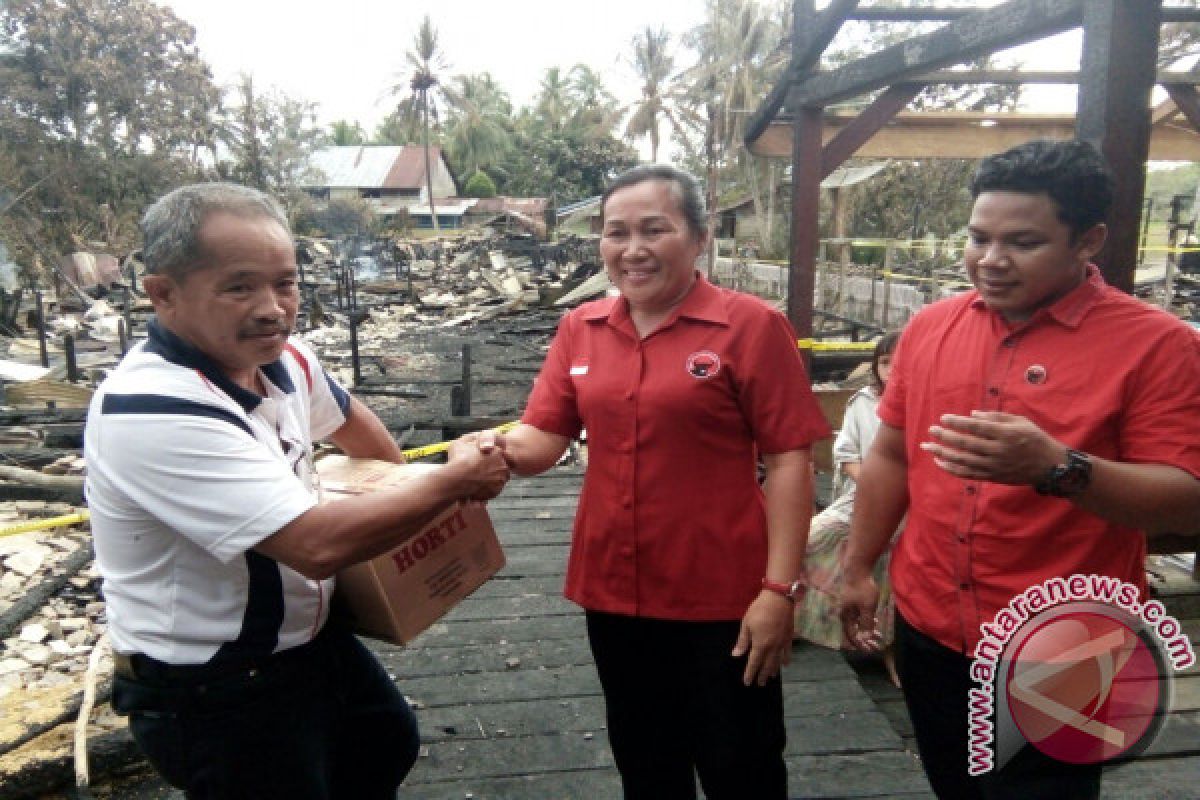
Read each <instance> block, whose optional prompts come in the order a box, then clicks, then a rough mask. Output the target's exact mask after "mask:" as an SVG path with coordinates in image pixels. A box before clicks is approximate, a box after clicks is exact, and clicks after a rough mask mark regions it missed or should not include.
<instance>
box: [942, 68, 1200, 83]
mask: <svg viewBox="0 0 1200 800" xmlns="http://www.w3.org/2000/svg"><path fill="white" fill-rule="evenodd" d="M919 80H920V82H921V83H962V84H977V83H998V84H1022V83H1052V84H1053V83H1060V84H1072V83H1079V73H1078V72H1053V71H1051V72H1045V71H1031V72H1022V71H1020V70H1015V69H978V70H976V69H971V70H954V69H940V70H936V71H934V72H927V73H925V74H924V75H921V76H920V77H919ZM1155 80H1156V81H1157V82H1158V83H1161V84H1163V85H1164V86H1165V85H1167V84H1170V83H1183V84H1188V85H1194V84H1197V83H1200V75H1198V74H1197V73H1195V72H1190V71H1186V70H1160V71H1159V72H1158V75H1157V77H1156V78H1155Z"/></svg>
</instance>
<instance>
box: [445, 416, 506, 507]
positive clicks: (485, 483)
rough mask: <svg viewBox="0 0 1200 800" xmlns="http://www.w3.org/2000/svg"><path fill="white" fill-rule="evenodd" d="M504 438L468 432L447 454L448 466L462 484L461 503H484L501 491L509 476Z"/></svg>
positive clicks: (489, 433) (487, 432) (490, 432)
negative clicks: (463, 501)
mask: <svg viewBox="0 0 1200 800" xmlns="http://www.w3.org/2000/svg"><path fill="white" fill-rule="evenodd" d="M504 446H505V440H504V435H503V434H499V433H496V432H495V431H480V432H475V433H468V434H466V435H465V436H462V437H460V438H458V439H456V440H455V441H454V442H452V443H451V445H450V447H449V449H448V450H447V451H446V456H447V467H448V468H450V469H451V470H452V471H453V473H454V475H455V476H456V477H457V478H458V479H459V481H460V482H461V486H460V488H461V496H462V499H464V500H472V501H475V502H480V503H482V502H486V501H488V500H491V499H492V498H493V497H495V496H496V495H498V494H500V492H501V491H502V490H503V489H504V485H505V484H506V483H508V479H509V478H510V477H511V475H512V473H511V466H512V465H511V464H510V463H509V461H508V459H507V458H506V457H505V452H504Z"/></svg>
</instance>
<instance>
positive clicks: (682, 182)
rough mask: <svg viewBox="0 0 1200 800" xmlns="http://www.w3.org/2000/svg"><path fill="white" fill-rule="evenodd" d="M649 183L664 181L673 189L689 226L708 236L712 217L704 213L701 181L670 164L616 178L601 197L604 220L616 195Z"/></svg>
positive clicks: (634, 169) (651, 167)
mask: <svg viewBox="0 0 1200 800" xmlns="http://www.w3.org/2000/svg"><path fill="white" fill-rule="evenodd" d="M646 181H660V182H662V183H666V184H668V185H670V186H671V191H672V192H673V193H674V195H675V200H676V202H678V203H679V211H680V212H681V213H682V214H683V218H684V219H686V220H687V224H688V227H689V228H690V229H691V231H692V233H693V234H695V235H696V236H697V237H700V236H705V235H707V234H708V217H707V215H706V213H705V210H704V195H703V194H702V193H701V191H700V184H699V182H698V181H697V180H696V179H695V178H693V177H692V175H691V174H690V173H688V172H685V171H684V170H681V169H679V168H678V167H673V166H671V165H669V164H643V165H641V166H639V167H634V168H633V169H629V170H626V171H625V172H622V173H621V174H620V175H618V176H617V177H616V178H614V179H613V181H612V183H610V184H609V185H608V188H607V189H605V190H604V194H603V195H601V197H600V221H601V222H602V223H603V222H604V207H605V206H606V205H607V204H608V198H609V197H611V196H612V194H613V192H616V191H618V190H620V189H625V188H627V187H630V186H636V185H637V184H639V183H645V182H646Z"/></svg>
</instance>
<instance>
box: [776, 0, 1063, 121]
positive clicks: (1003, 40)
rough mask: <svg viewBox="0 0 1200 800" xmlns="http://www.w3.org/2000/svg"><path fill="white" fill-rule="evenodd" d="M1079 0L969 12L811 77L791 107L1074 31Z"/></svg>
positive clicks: (1026, 0) (1021, 2)
mask: <svg viewBox="0 0 1200 800" xmlns="http://www.w3.org/2000/svg"><path fill="white" fill-rule="evenodd" d="M1083 6H1084V3H1083V0H1011V2H1008V3H1005V4H1003V5H1000V6H996V7H995V8H991V9H988V10H986V11H978V12H975V13H973V14H968V15H966V16H963V17H962V18H960V19H957V20H954V21H953V22H950V23H947V24H946V25H944V26H942V27H941V28H939V29H938V30H936V31H933V32H931V33H928V34H925V35H924V36H916V37H913V38H912V39H909V40H908V41H906V42H903V43H901V44H898V45H895V46H893V47H889V48H887V49H885V50H881V51H879V52H878V53H873V54H871V55H869V56H867V57H865V58H861V59H859V60H857V61H853V62H851V63H849V64H846V65H844V66H842V67H840V68H838V69H837V70H834V71H832V72H828V73H823V74H819V75H814V76H813V77H811V78H808V79H807V80H805V81H802V82H801V83H799V84H796V85H795V86H794V89H793V91H794V92H795V94H794V95H793V96H792V98H791V99H792V101H793V102H791V103H789V105H790V106H791V107H792V108H795V106H796V105H797V104H799V105H806V106H807V105H822V106H824V105H829V104H831V103H836V102H840V101H842V100H848V99H850V98H852V97H857V96H858V95H861V94H865V93H867V92H870V91H874V90H875V89H879V88H881V87H884V86H888V85H890V84H895V83H899V82H902V81H905V80H909V79H916V78H917V77H918V76H920V75H921V74H922V73H925V72H929V71H930V70H935V69H940V68H942V67H948V66H951V65H953V64H960V63H962V62H965V61H970V60H971V59H974V58H978V57H979V56H982V55H986V54H988V53H992V52H995V51H996V50H1001V49H1004V48H1007V47H1012V46H1014V45H1018V44H1023V43H1025V42H1028V41H1032V40H1034V39H1040V38H1043V37H1046V36H1050V35H1052V34H1055V33H1059V32H1061V31H1064V30H1067V29H1069V28H1074V27H1076V26H1078V25H1079V24H1080V22H1081V21H1082V19H1083Z"/></svg>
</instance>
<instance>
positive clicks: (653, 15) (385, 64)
mask: <svg viewBox="0 0 1200 800" xmlns="http://www.w3.org/2000/svg"><path fill="white" fill-rule="evenodd" d="M157 2H159V3H160V4H162V5H166V6H169V7H170V8H172V9H173V10H174V11H175V13H176V14H177V15H178V16H179V17H181V18H182V19H184V20H187V21H188V22H190V23H191V24H192V25H194V26H195V27H196V33H197V42H198V44H199V46H200V51H201V55H202V56H203V57H204V59H205V60H206V61H207V62H208V63H209V65H210V66H211V67H212V68H213V71H214V73H215V78H216V80H217V81H218V83H220V84H222V85H232V84H233V83H234V82H235V80H236V76H237V74H238V73H239V72H242V71H247V72H250V73H252V74H253V75H254V77H255V83H256V85H257V86H258V87H259V88H260V89H261V88H267V87H276V88H278V89H280V90H282V91H283V92H285V93H286V94H288V95H289V96H292V97H295V98H303V99H307V100H311V101H314V102H316V103H318V104H319V110H318V115H319V120H320V122H321V123H322V124H326V125H327V124H329V123H330V122H332V121H334V120H337V119H348V120H351V121H358V122H360V123H361V124H362V125H363V127H364V128H365V129H366V131H367V133H368V134H370V133H373V131H374V129H375V125H376V124H377V123H378V122H379V120H380V119H382V118H383V117H384V116H385V115H386V114H387V113H388V112H389V111H390V110H391V109H392V108H394V107H395V100H393V99H389V96H388V88H389V87H390V86H392V85H394V84H395V83H396V82H397V81H398V80H399V79H400V73H401V71H402V70H403V69H404V66H405V59H404V54H405V52H406V51H408V50H409V49H410V47H411V45H412V40H413V36H414V34H415V33H416V30H417V27H418V26H419V25H420V22H421V18H422V17H423V16H424V15H425V14H426V13H428V14H429V16H430V19H431V20H432V21H433V24H434V27H435V28H436V29H437V31H438V35H439V44H440V46H441V49H442V51H443V52H444V53H445V55H446V60H447V62H448V65H449V66H448V70H447V72H448V74H450V75H455V74H459V73H472V72H483V71H489V72H491V73H492V75H493V76H494V77H495V78H496V80H497V82H498V83H499V84H500V85H501V86H502V87H504V88H505V89H507V90H508V92H509V95H510V97H511V99H512V101H513V105H514V107H519V106H521V105H524V104H526V103H528V102H529V101H530V100H531V99H532V98H533V96H534V95H535V94H536V92H537V85H538V82H539V81H540V80H541V77H542V75H543V73H544V72H545V70H546V68H547V67H552V66H558V67H561V68H562V69H563V70H564V71H565V70H567V69H569V68H570V67H571V66H572V65H574V64H576V63H585V64H588V65H589V66H591V67H592V68H594V69H596V70H598V71H599V72H600V73H601V74H602V75H603V77H604V78H605V81H606V83H607V84H608V85H609V87H610V89H611V90H612V91H613V92H614V94H616V95H617V97H618V99H620V100H621V101H622V102H623V103H631V102H633V101H634V100H636V99H637V97H638V93H639V86H638V81H637V78H636V76H635V74H634V72H633V68H632V66H631V65H630V57H631V54H632V47H631V41H632V39H633V37H634V36H635V35H636V34H637V33H639V32H640V31H642V30H644V29H645V28H646V26H650V27H652V28H655V29H657V28H659V27H660V26H662V27H666V29H667V30H668V31H671V32H672V34H673V41H674V42H675V44H676V45H677V46H678V36H679V34H681V33H682V32H683V31H686V30H688V29H689V28H692V27H694V26H696V25H698V24H699V23H700V22H701V21H702V20H703V17H704V0H587V1H585V2H571V1H570V0H510V1H509V2H506V3H504V2H496V1H495V0H441V1H440V2H435V1H434V0H392V1H391V2H379V0H334V2H329V0H324V2H313V0H294V1H293V2H279V1H278V0H157ZM817 5H818V7H822V6H824V5H825V2H818V4H817ZM1078 52H1079V37H1078V34H1077V33H1074V34H1068V35H1067V36H1066V38H1065V39H1064V37H1055V38H1053V39H1047V40H1045V41H1043V42H1041V43H1039V45H1037V46H1035V47H1034V48H1032V49H1030V48H1025V49H1024V50H1022V51H1021V54H1020V56H1021V59H1022V60H1023V61H1024V62H1025V64H1026V66H1027V67H1029V68H1038V69H1071V68H1073V67H1077V65H1078ZM690 59H691V56H690V54H688V53H687V52H686V51H682V50H680V51H679V52H677V54H676V68H680V67H683V66H687V65H688V64H689V63H690ZM1026 97H1027V98H1028V99H1027V102H1026V104H1027V105H1028V106H1030V107H1031V108H1034V109H1037V110H1044V111H1052V110H1060V111H1070V110H1073V105H1074V104H1073V90H1071V89H1065V88H1062V87H1055V88H1052V89H1050V88H1047V87H1028V88H1027V89H1026Z"/></svg>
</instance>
